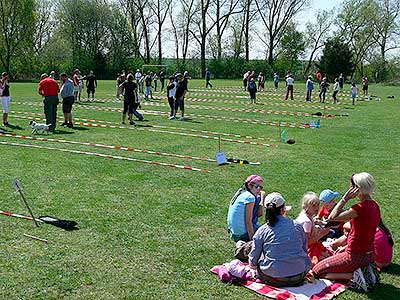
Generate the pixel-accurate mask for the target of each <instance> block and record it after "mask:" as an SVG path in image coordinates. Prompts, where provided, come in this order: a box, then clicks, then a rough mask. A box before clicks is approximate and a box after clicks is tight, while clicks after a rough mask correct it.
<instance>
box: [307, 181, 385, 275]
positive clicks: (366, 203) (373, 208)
mask: <svg viewBox="0 0 400 300" xmlns="http://www.w3.org/2000/svg"><path fill="white" fill-rule="evenodd" d="M350 182H351V185H350V188H349V190H348V191H347V192H346V193H345V195H344V196H343V198H342V199H341V200H340V201H339V202H338V203H337V205H336V206H335V208H334V209H333V210H332V212H331V214H330V215H329V218H328V220H329V221H341V222H347V221H350V224H351V229H350V232H349V234H348V239H347V247H346V248H345V250H344V252H341V253H337V254H335V255H333V256H331V257H328V258H326V259H324V260H322V261H320V262H319V263H318V264H316V265H315V266H314V268H313V273H314V275H315V276H316V277H323V278H327V279H332V280H337V279H352V278H353V272H354V271H355V270H357V269H358V268H361V267H364V266H367V265H369V264H370V263H372V262H374V259H375V255H374V236H375V232H376V228H377V226H378V224H379V221H380V218H381V214H380V209H379V205H378V203H376V202H375V200H373V199H372V193H373V192H374V190H375V180H374V178H373V177H372V175H370V174H368V173H358V174H354V175H353V176H352V177H351V178H350ZM355 197H358V199H359V200H360V201H359V202H358V203H356V204H354V205H353V206H351V207H350V208H349V209H347V210H344V209H343V207H344V206H345V204H346V203H347V202H348V201H349V200H351V199H353V198H355Z"/></svg>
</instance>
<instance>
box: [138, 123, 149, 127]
mask: <svg viewBox="0 0 400 300" xmlns="http://www.w3.org/2000/svg"><path fill="white" fill-rule="evenodd" d="M135 127H154V126H153V125H150V124H137V123H136V124H135Z"/></svg>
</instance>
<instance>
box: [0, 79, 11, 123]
mask: <svg viewBox="0 0 400 300" xmlns="http://www.w3.org/2000/svg"><path fill="white" fill-rule="evenodd" d="M0 95H1V104H2V106H3V125H4V126H9V125H10V124H9V123H8V113H9V112H10V102H11V97H10V83H9V82H8V73H7V72H3V73H2V74H1V81H0Z"/></svg>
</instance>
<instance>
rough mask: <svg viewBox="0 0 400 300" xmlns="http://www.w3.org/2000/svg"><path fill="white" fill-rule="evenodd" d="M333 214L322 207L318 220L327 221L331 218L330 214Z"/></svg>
mask: <svg viewBox="0 0 400 300" xmlns="http://www.w3.org/2000/svg"><path fill="white" fill-rule="evenodd" d="M330 213H331V212H330V211H329V210H328V209H327V208H326V207H325V206H322V207H321V210H320V211H319V213H318V218H324V219H327V218H328V217H329V214H330Z"/></svg>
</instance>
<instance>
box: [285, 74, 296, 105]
mask: <svg viewBox="0 0 400 300" xmlns="http://www.w3.org/2000/svg"><path fill="white" fill-rule="evenodd" d="M293 90H294V78H293V75H292V74H288V76H287V77H286V96H285V100H287V99H288V98H289V94H290V99H291V100H294V98H293Z"/></svg>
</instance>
